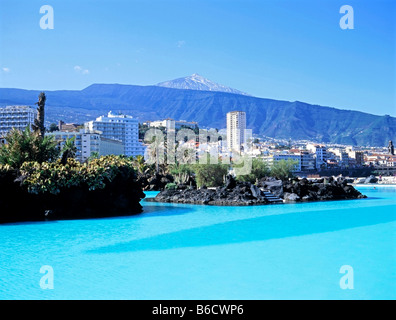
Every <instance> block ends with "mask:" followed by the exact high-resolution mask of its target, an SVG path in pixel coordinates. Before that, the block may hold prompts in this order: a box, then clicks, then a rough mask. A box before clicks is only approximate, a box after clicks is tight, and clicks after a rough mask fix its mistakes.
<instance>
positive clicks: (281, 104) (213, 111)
mask: <svg viewBox="0 0 396 320" xmlns="http://www.w3.org/2000/svg"><path fill="white" fill-rule="evenodd" d="M45 92H46V95H47V108H46V117H47V120H48V121H50V122H57V121H59V120H63V121H65V122H83V121H89V120H92V119H94V118H96V117H98V116H100V115H103V114H106V113H107V112H108V111H110V110H112V111H119V112H124V113H126V114H130V115H132V116H134V117H137V118H138V119H139V121H141V122H143V121H148V120H158V119H164V118H174V119H177V120H179V119H183V120H187V121H197V122H198V123H199V125H200V126H202V127H209V128H218V129H221V128H225V126H226V121H225V119H226V113H227V112H229V111H232V110H235V109H237V110H241V111H245V112H246V115H247V127H248V128H251V129H252V130H253V133H255V134H259V135H262V136H267V137H273V138H279V139H289V138H293V139H295V140H297V139H299V140H310V141H316V142H324V143H340V144H351V145H362V146H386V145H387V144H388V141H389V140H394V141H395V140H396V118H394V117H391V116H388V115H384V116H379V115H372V114H369V113H365V112H362V111H353V110H346V109H337V108H333V107H327V106H320V105H312V104H308V103H305V102H301V101H283V100H275V99H268V98H258V97H253V96H245V95H240V94H234V93H225V92H219V91H201V90H191V89H174V88H166V87H158V86H155V85H153V86H138V85H127V84H92V85H90V86H88V87H86V88H84V89H82V90H55V91H45ZM39 93H40V90H24V89H14V88H0V105H1V106H4V105H20V104H23V105H31V106H33V105H34V103H35V102H36V101H37V97H38V94H39Z"/></svg>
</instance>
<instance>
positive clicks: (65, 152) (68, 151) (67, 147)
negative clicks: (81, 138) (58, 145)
mask: <svg viewBox="0 0 396 320" xmlns="http://www.w3.org/2000/svg"><path fill="white" fill-rule="evenodd" d="M75 139H76V137H72V138H69V139H66V142H65V144H64V145H63V148H62V158H61V163H62V164H63V165H65V164H66V163H67V159H69V158H74V157H75V156H76V152H77V147H76V145H75V144H74V140H75Z"/></svg>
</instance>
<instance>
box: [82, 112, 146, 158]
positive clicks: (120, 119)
mask: <svg viewBox="0 0 396 320" xmlns="http://www.w3.org/2000/svg"><path fill="white" fill-rule="evenodd" d="M84 127H85V129H86V130H88V131H91V132H92V131H99V132H100V134H101V136H102V137H104V138H107V139H112V140H120V141H122V143H123V145H124V154H125V155H126V156H128V157H130V156H137V155H144V146H143V145H142V144H141V143H140V142H139V122H138V120H137V119H135V118H133V117H131V116H127V115H121V114H114V113H112V112H111V111H110V112H109V113H108V115H107V116H101V117H99V118H97V119H96V120H93V121H89V122H86V123H85V124H84Z"/></svg>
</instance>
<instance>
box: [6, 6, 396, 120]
mask: <svg viewBox="0 0 396 320" xmlns="http://www.w3.org/2000/svg"><path fill="white" fill-rule="evenodd" d="M345 4H348V5H350V6H352V7H353V9H354V29H353V30H342V29H341V28H340V26H339V21H340V18H341V17H342V16H343V14H341V13H340V12H339V10H340V7H341V6H342V5H345ZM42 5H50V6H52V7H53V9H54V29H53V30H42V29H41V28H40V26H39V21H40V18H41V17H42V16H43V14H40V12H39V10H40V7H41V6H42ZM395 16H396V3H395V1H391V0H380V1H367V0H358V1H347V2H346V1H338V0H322V1H307V0H302V1H291V0H289V1H287V0H278V1H265V0H264V1H263V0H150V1H148V0H139V1H127V0H114V1H104V0H85V1H75V0H68V1H60V0H48V1H45V2H43V1H38V0H17V1H15V0H0V87H2V88H21V89H34V90H81V89H83V88H85V87H87V86H89V85H91V84H93V83H120V84H132V85H155V84H157V83H160V82H163V81H167V80H173V79H176V78H180V77H185V76H189V75H191V74H193V73H198V74H200V75H202V76H203V77H205V78H208V79H210V80H212V81H214V82H217V83H219V84H222V85H225V86H228V87H231V88H234V89H237V90H240V91H243V92H247V93H249V94H251V95H253V96H256V97H261V98H270V99H279V100H287V101H296V100H297V101H303V102H307V103H310V104H318V105H321V106H330V107H335V108H340V109H349V110H357V111H362V112H368V113H372V114H378V115H384V114H389V115H392V116H396V24H395V21H394V19H395ZM0 98H1V97H0Z"/></svg>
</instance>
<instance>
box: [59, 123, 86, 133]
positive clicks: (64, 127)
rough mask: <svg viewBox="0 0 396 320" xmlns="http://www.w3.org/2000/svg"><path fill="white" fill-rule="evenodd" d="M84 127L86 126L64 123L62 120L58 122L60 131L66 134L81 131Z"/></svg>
mask: <svg viewBox="0 0 396 320" xmlns="http://www.w3.org/2000/svg"><path fill="white" fill-rule="evenodd" d="M82 127H84V125H82V124H79V123H64V122H63V121H62V120H61V121H59V122H58V128H59V131H64V132H73V131H79V129H82Z"/></svg>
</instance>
